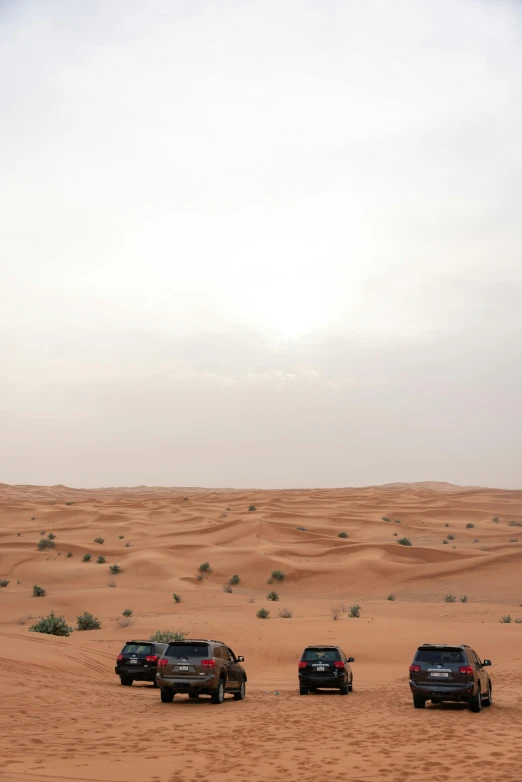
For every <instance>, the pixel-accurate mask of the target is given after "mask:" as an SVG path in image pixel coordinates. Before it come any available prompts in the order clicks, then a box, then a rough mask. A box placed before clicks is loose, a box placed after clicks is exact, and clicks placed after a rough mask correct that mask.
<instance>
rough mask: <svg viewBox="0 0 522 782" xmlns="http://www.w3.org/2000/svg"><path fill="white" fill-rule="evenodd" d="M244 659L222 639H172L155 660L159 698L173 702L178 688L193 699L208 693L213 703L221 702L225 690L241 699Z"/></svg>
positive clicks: (245, 678)
mask: <svg viewBox="0 0 522 782" xmlns="http://www.w3.org/2000/svg"><path fill="white" fill-rule="evenodd" d="M244 659H245V658H244V657H236V655H235V654H234V652H233V651H232V649H230V647H228V646H226V644H224V643H222V642H221V641H211V640H204V641H199V640H194V641H193V640H190V641H189V640H185V641H173V642H172V643H170V644H169V645H168V646H167V649H166V650H165V652H164V653H163V657H162V658H161V659H160V660H159V661H158V675H157V683H158V685H159V686H160V687H161V700H162V702H163V703H172V701H173V700H174V696H175V694H176V693H180V692H181V693H186V694H187V695H188V696H189V698H194V699H195V698H199V696H200V695H210V697H211V699H212V703H223V700H224V698H225V693H230V694H232V695H233V696H234V699H235V700H236V701H242V700H243V698H244V697H245V684H246V681H247V675H246V673H245V669H244V668H243V666H242V665H241V663H242V662H243V660H244Z"/></svg>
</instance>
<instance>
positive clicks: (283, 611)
mask: <svg viewBox="0 0 522 782" xmlns="http://www.w3.org/2000/svg"><path fill="white" fill-rule="evenodd" d="M279 616H280V617H281V619H291V618H292V611H291V609H290V608H280V609H279Z"/></svg>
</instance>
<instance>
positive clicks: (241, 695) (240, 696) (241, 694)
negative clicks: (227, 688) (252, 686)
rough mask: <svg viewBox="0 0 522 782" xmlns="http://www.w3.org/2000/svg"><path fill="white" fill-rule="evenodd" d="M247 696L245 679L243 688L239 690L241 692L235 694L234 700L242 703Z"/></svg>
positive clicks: (242, 684) (242, 682)
mask: <svg viewBox="0 0 522 782" xmlns="http://www.w3.org/2000/svg"><path fill="white" fill-rule="evenodd" d="M245 695H246V688H245V680H244V679H243V680H242V681H241V686H240V688H239V692H235V693H234V700H235V701H242V700H243V698H244V697H245Z"/></svg>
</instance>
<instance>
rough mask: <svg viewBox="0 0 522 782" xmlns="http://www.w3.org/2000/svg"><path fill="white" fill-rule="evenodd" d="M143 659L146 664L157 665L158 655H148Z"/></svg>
mask: <svg viewBox="0 0 522 782" xmlns="http://www.w3.org/2000/svg"><path fill="white" fill-rule="evenodd" d="M145 659H146V660H147V662H148V663H157V662H158V655H157V654H148V655H147V656H146V657H145Z"/></svg>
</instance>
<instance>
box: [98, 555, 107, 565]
mask: <svg viewBox="0 0 522 782" xmlns="http://www.w3.org/2000/svg"><path fill="white" fill-rule="evenodd" d="M96 562H97V563H98V565H103V563H104V562H107V560H106V559H105V557H104V556H103V554H100V556H99V557H98V559H97V560H96Z"/></svg>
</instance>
